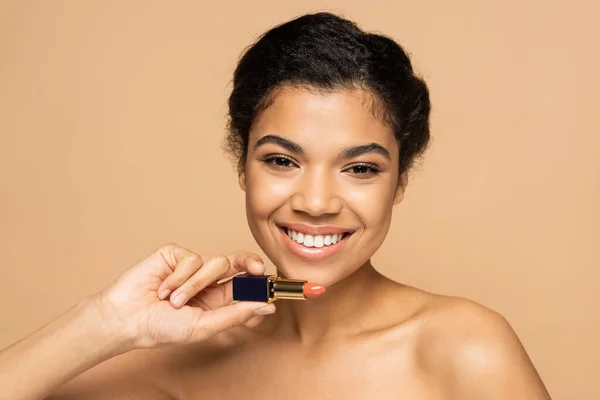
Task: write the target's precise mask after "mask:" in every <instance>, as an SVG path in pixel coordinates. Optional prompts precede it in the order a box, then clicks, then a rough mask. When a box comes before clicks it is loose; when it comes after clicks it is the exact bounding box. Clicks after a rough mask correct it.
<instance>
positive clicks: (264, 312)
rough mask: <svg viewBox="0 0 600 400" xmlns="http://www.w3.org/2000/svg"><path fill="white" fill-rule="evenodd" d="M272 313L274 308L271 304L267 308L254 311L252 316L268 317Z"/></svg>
mask: <svg viewBox="0 0 600 400" xmlns="http://www.w3.org/2000/svg"><path fill="white" fill-rule="evenodd" d="M274 312H275V306H274V305H273V304H269V305H268V306H265V307H261V308H259V309H256V310H254V315H269V314H273V313H274Z"/></svg>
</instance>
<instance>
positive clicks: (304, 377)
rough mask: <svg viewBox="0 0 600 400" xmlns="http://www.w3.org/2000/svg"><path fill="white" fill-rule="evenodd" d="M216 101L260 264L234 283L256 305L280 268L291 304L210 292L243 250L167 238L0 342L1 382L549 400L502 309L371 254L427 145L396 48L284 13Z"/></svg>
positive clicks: (96, 388) (414, 87)
mask: <svg viewBox="0 0 600 400" xmlns="http://www.w3.org/2000/svg"><path fill="white" fill-rule="evenodd" d="M229 111H230V113H229V116H230V120H229V134H228V136H227V140H226V145H227V146H226V147H227V150H228V151H229V154H230V155H232V157H233V158H234V160H235V162H236V163H237V167H238V173H239V184H240V187H241V189H242V190H243V191H244V192H245V196H246V215H247V221H248V225H249V227H250V230H251V232H252V235H253V236H254V239H255V240H256V242H257V243H258V245H259V246H260V248H261V249H262V250H263V251H264V253H265V254H266V255H267V256H268V258H269V259H270V260H271V261H272V262H273V263H274V265H275V266H276V267H277V275H278V277H269V278H268V279H267V278H265V277H246V278H249V279H247V280H246V281H242V282H245V284H246V285H247V286H246V287H245V288H244V290H247V291H248V293H249V291H251V290H252V288H251V287H259V290H260V291H262V292H261V295H260V296H259V297H258V298H260V299H273V298H275V297H276V296H275V295H276V293H277V291H278V290H280V291H283V290H284V289H282V288H283V286H279V288H278V287H276V285H277V284H278V282H280V283H281V282H285V280H286V279H288V280H291V281H295V282H296V283H295V285H296V288H295V290H296V291H297V292H298V293H299V294H298V293H296V295H295V296H291V295H290V296H289V297H290V298H292V297H295V298H299V299H301V300H307V301H287V299H285V296H282V297H283V298H284V300H282V301H279V302H278V304H277V312H275V309H274V306H273V305H272V304H269V305H265V304H254V303H250V302H246V301H242V302H240V303H235V304H228V303H229V302H230V300H231V299H232V284H231V281H226V282H225V283H222V282H221V280H223V279H225V278H229V277H231V276H233V275H236V274H239V273H240V272H247V273H249V274H253V275H262V274H264V266H263V265H262V263H261V259H260V257H259V256H258V255H255V254H250V253H236V254H232V255H227V256H217V257H208V256H203V255H197V254H195V253H193V252H191V251H189V250H187V249H183V248H181V247H178V246H175V245H171V246H167V247H165V248H161V249H159V250H158V251H157V252H155V253H153V254H152V255H151V256H149V257H148V258H147V259H145V260H143V261H141V262H140V263H139V264H137V265H136V266H134V267H133V268H132V269H130V270H128V271H127V272H126V273H125V274H124V275H123V276H122V277H120V278H119V279H118V280H117V281H116V282H115V283H114V284H113V285H112V286H111V287H109V288H107V289H105V290H104V291H102V292H101V293H99V294H98V295H95V296H93V297H91V298H90V299H86V301H85V302H82V304H80V305H78V306H77V307H76V308H74V309H73V310H72V311H70V312H69V313H68V314H66V315H65V316H63V317H61V319H59V320H57V321H55V322H53V324H51V325H50V326H49V327H46V328H44V330H41V331H39V332H37V333H36V334H35V335H33V336H32V337H29V338H27V339H26V340H24V341H23V342H20V343H19V344H17V345H15V346H13V347H12V348H9V349H7V350H5V351H3V352H2V354H1V355H0V366H2V365H9V364H10V365H17V367H16V369H13V371H16V372H12V373H13V374H14V378H15V379H11V380H10V381H19V379H21V380H22V381H23V380H24V378H27V377H29V378H33V377H34V376H35V377H36V383H35V384H33V385H32V388H30V390H31V393H29V394H30V395H31V397H36V396H37V397H41V396H42V395H47V394H48V393H50V392H52V393H53V395H52V396H51V398H53V399H60V398H123V397H124V396H126V395H127V396H138V397H136V398H145V399H150V398H156V399H173V398H178V399H188V398H198V397H200V396H201V397H203V398H218V399H239V398H244V399H265V398H272V397H275V395H274V394H275V393H278V395H277V397H285V398H294V399H300V398H314V397H317V398H335V399H340V398H344V399H354V398H355V399H365V398H383V399H391V398H403V399H430V398H431V399H434V398H435V399H484V398H485V399H547V398H549V396H548V393H547V391H546V389H545V388H544V385H543V383H542V382H541V380H540V378H539V376H538V374H537V372H536V370H535V368H534V367H533V365H532V363H531V361H530V360H529V358H528V356H527V353H526V352H525V350H524V348H523V346H522V345H521V343H520V341H519V339H518V338H517V336H516V335H515V333H514V332H513V330H512V329H511V327H510V325H509V324H508V322H507V321H506V320H505V319H504V318H503V317H501V316H500V315H498V314H497V313H496V312H494V311H492V310H489V309H487V308H485V307H483V306H480V305H478V304H476V303H474V302H471V301H468V300H464V299H458V298H452V297H447V296H441V295H437V294H434V293H429V292H426V291H423V290H420V289H417V288H414V287H410V286H407V285H404V284H401V283H398V282H394V281H392V280H390V279H388V278H387V277H385V276H383V275H382V274H380V273H379V272H378V271H377V270H376V269H375V267H374V266H373V265H372V263H371V258H372V257H373V255H374V254H375V252H376V251H377V250H378V249H379V247H380V246H381V244H382V243H383V241H384V239H385V237H386V235H387V233H388V229H389V227H390V223H391V219H392V212H393V209H394V207H395V206H396V205H398V204H399V203H401V202H402V200H403V198H404V192H405V190H406V187H407V185H408V178H407V176H408V172H409V170H410V168H411V165H412V164H413V162H414V160H415V159H416V158H417V157H419V156H420V155H421V154H422V153H423V152H424V150H425V149H426V147H427V144H428V141H429V113H430V102H429V94H428V90H427V87H426V85H425V83H424V82H423V80H422V79H420V78H419V77H418V76H416V75H415V73H414V71H413V68H412V66H411V62H410V60H409V58H408V57H407V55H406V54H405V52H404V51H403V49H402V48H401V47H400V46H399V45H398V44H397V43H395V42H394V41H393V40H391V39H390V38H387V37H385V36H382V35H376V34H370V33H366V32H363V31H362V30H360V29H359V28H358V27H357V26H356V25H355V24H354V23H352V22H351V21H348V20H346V19H343V18H340V17H338V16H336V15H333V14H329V13H319V14H311V15H305V16H302V17H300V18H297V19H295V20H292V21H289V22H287V23H285V24H283V25H280V26H277V27H275V28H273V29H271V30H270V31H268V32H267V33H266V34H264V35H263V36H262V37H261V38H260V39H259V40H258V41H257V42H256V43H255V44H254V45H253V46H251V47H250V48H249V49H248V50H247V51H246V52H245V54H244V55H243V57H242V58H241V60H240V62H239V64H238V67H237V69H236V71H235V74H234V87H233V91H232V94H231V97H230V100H229ZM234 279H236V278H234ZM241 279H243V278H241ZM278 279H279V281H278ZM217 281H219V283H215V282H217ZM304 281H310V282H314V284H310V285H309V286H308V289H303V288H306V287H307V286H304V283H303V282H304ZM236 282H238V281H236ZM249 282H251V283H252V284H250V283H249ZM255 283H258V286H256V285H254V284H255ZM253 285H254V286H253ZM319 285H322V286H324V287H326V288H327V290H326V291H324V288H322V286H319ZM234 290H235V289H234ZM307 290H308V292H307ZM271 291H272V292H273V293H274V294H273V293H271ZM248 293H244V294H245V295H246V294H248ZM307 293H308V294H307ZM248 296H249V297H248V298H251V299H256V298H255V297H253V293H249V294H248ZM308 297H310V298H308ZM268 314H273V315H270V316H268V317H265V315H268ZM246 323H247V324H246ZM97 326H99V327H98V328H96V327H97ZM49 338H52V339H49ZM174 343H175V344H178V345H179V346H163V345H165V344H174ZM158 347H159V348H158ZM151 348H153V349H152V350H151ZM133 349H146V351H144V352H130V351H129V350H133ZM32 352H35V353H37V354H46V357H47V358H46V360H48V359H51V360H53V361H52V362H50V361H48V362H45V363H44V362H39V360H36V361H37V362H36V363H35V364H33V363H31V362H28V361H27V358H26V356H27V354H31V353H32ZM73 354H75V355H77V357H74V356H72V355H73ZM57 359H58V360H59V361H61V362H56V360H57ZM265 360H268V362H265ZM16 361H19V362H18V363H16ZM96 364H100V365H98V366H94V365H96ZM261 366H262V367H261ZM92 367H93V368H92ZM84 371H85V372H84ZM82 372H83V373H82ZM77 375H81V376H77ZM39 376H43V377H44V379H38V378H37V377H39ZM76 376H77V377H76ZM73 378H74V379H73ZM65 382H68V383H66V384H65ZM58 386H60V389H58V390H54V388H55V387H58ZM13 389H14V388H13ZM1 390H2V389H0V394H3V393H6V394H7V395H8V394H11V395H13V394H15V393H18V390H17V389H14V391H12V392H11V391H10V390H11V389H10V387H8V388H7V389H6V388H5V389H4V390H5V392H1ZM53 390H54V391H53ZM94 396H95V397H94ZM5 397H6V396H5ZM8 397H10V398H16V397H14V396H8ZM8 397H7V398H8ZM129 398H131V397H129Z"/></svg>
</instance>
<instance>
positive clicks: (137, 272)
mask: <svg viewBox="0 0 600 400" xmlns="http://www.w3.org/2000/svg"><path fill="white" fill-rule="evenodd" d="M240 272H248V273H250V274H253V275H262V274H264V273H265V267H264V265H263V263H262V260H261V258H260V257H259V256H258V255H256V254H252V253H247V252H237V253H234V254H232V255H229V256H212V257H211V256H200V255H198V254H195V253H193V252H192V251H190V250H188V249H185V248H183V247H180V246H177V245H174V244H169V245H166V246H163V247H161V248H159V249H157V250H156V251H154V252H153V253H152V254H150V255H149V256H148V257H146V258H145V259H144V260H142V261H140V262H139V263H137V264H136V265H134V266H133V267H131V268H130V269H128V270H127V271H125V272H124V273H123V274H122V275H121V276H120V277H119V278H118V279H117V280H116V281H115V282H114V283H113V284H112V285H111V286H109V287H107V288H106V289H104V290H102V291H101V292H100V293H98V294H97V295H96V296H95V299H94V300H96V303H97V304H98V305H99V307H100V309H101V310H102V313H103V315H104V316H105V318H106V321H107V323H108V324H113V325H114V329H116V330H117V332H120V333H122V334H123V335H124V337H125V338H126V341H127V342H128V343H127V347H129V348H150V347H156V346H160V345H164V344H171V343H173V344H175V343H177V344H184V343H190V342H196V341H201V340H204V339H207V338H209V337H210V336H212V335H214V334H216V333H219V332H221V331H224V330H226V329H229V328H232V327H235V326H238V325H241V324H244V323H246V322H247V321H249V320H250V319H251V318H253V317H254V316H256V315H266V314H271V313H273V312H275V306H274V305H273V304H266V303H252V302H239V303H234V304H230V303H231V301H232V291H231V281H228V282H225V283H223V284H217V283H216V282H217V281H220V280H222V279H225V278H230V277H232V276H233V275H236V274H238V273H240Z"/></svg>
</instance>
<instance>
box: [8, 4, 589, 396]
mask: <svg viewBox="0 0 600 400" xmlns="http://www.w3.org/2000/svg"><path fill="white" fill-rule="evenodd" d="M594 3H596V4H594ZM317 10H329V11H336V12H339V13H343V14H344V15H346V16H348V17H350V18H352V19H354V20H356V21H357V22H358V23H359V24H360V25H361V26H362V27H363V28H365V29H369V30H377V31H381V32H383V33H386V34H389V35H391V36H393V37H394V38H395V39H397V40H398V41H399V42H400V43H401V44H402V45H404V46H405V48H406V49H407V50H408V51H409V52H410V53H412V55H413V57H414V61H415V65H416V67H417V69H418V70H419V71H420V72H421V73H422V75H424V77H425V78H426V80H427V81H428V83H429V85H430V88H431V93H432V101H433V106H434V112H433V119H432V126H433V135H434V138H435V139H434V141H433V145H432V147H431V149H430V151H429V152H428V154H427V157H426V159H425V162H424V163H423V164H422V165H421V166H420V167H419V169H418V170H416V171H415V173H414V174H413V178H412V182H411V184H410V185H409V191H408V193H407V199H406V201H405V202H404V203H402V204H401V205H400V206H398V207H397V208H396V212H395V215H394V221H393V226H392V228H391V231H390V233H389V236H388V239H387V241H386V243H385V244H384V246H383V247H382V249H381V251H380V252H379V253H378V254H377V255H376V257H375V260H374V261H375V264H376V266H379V268H380V270H382V271H383V272H385V273H387V274H388V275H389V276H391V277H392V278H394V279H397V280H399V281H402V282H406V283H408V284H412V285H416V286H419V287H422V288H424V289H427V290H431V291H436V292H440V293H446V294H453V295H458V296H464V297H469V298H472V299H474V300H476V301H479V302H481V303H483V304H485V305H487V306H489V307H492V308H494V309H496V310H498V311H499V312H501V313H502V314H503V315H505V316H506V317H507V318H508V319H509V321H510V322H511V323H512V325H513V327H514V328H515V330H516V331H517V333H518V334H519V336H520V338H521V339H522V341H523V343H524V344H525V346H526V348H527V350H528V352H529V354H530V356H531V358H532V359H533V361H534V363H535V365H536V366H537V368H538V370H539V372H540V374H541V376H542V378H543V379H544V381H545V383H546V385H547V386H548V388H549V390H550V392H551V393H552V395H553V397H554V398H555V399H593V398H598V397H597V396H598V394H597V393H598V392H600V381H599V380H598V378H597V375H598V368H599V367H598V365H599V362H600V345H599V344H598V341H597V340H598V338H599V336H600V312H599V311H598V305H599V304H600V301H599V293H600V292H599V290H600V284H599V283H598V281H599V280H600V273H599V272H598V265H599V262H600V240H599V239H600V211H599V210H600V208H599V207H598V205H599V204H600V157H599V156H600V151H599V149H600V132H599V128H600V122H599V121H598V118H597V117H596V115H597V114H595V113H597V111H598V110H597V108H598V97H597V96H598V93H599V91H600V78H599V76H598V71H600V57H599V55H598V49H599V48H600V41H599V32H598V28H597V27H595V26H594V24H595V23H596V17H597V15H598V13H599V12H600V7H599V6H598V5H597V2H594V1H588V2H584V1H580V0H577V1H569V2H563V1H547V0H536V1H503V2H500V1H483V2H482V1H477V0H472V1H466V0H461V1H452V2H449V1H441V0H440V1H418V2H417V1H414V2H407V1H406V2H402V1H387V2H386V1H375V0H371V1H368V2H359V1H356V2H351V1H347V0H346V1H343V0H340V1H314V0H303V1H298V2H295V3H290V2H284V1H281V0H277V1H275V0H273V1H264V2H249V1H241V0H240V1H232V0H226V1H218V2H215V3H210V4H209V3H206V2H201V1H177V2H167V1H162V2H161V1H41V0H40V1H18V0H15V1H0V190H1V192H0V205H1V207H0V255H1V256H2V264H1V267H0V268H2V276H1V279H0V347H4V346H6V345H8V344H10V343H12V342H14V341H16V340H17V339H18V338H20V337H22V336H24V335H26V334H27V333H29V332H31V331H32V330H34V329H35V328H37V327H39V326H41V325H42V324H43V323H45V322H47V321H49V320H50V319H52V318H54V317H55V316H57V315H58V314H59V313H61V312H62V311H64V310H65V309H66V308H68V307H69V306H70V305H72V304H73V303H74V302H76V301H77V300H79V299H80V298H82V297H83V296H86V295H88V294H91V293H94V292H95V291H97V290H99V289H100V288H102V287H103V286H105V285H107V284H109V283H110V282H111V281H112V280H113V279H114V278H115V277H116V276H117V275H118V274H119V273H120V272H121V271H122V270H123V269H125V268H126V267H128V266H129V265H130V264H132V263H134V262H136V261H137V260H138V259H140V258H142V257H143V256H145V255H146V254H147V253H149V252H150V251H151V250H153V249H154V248H155V247H158V246H159V245H161V244H163V243H166V242H170V241H174V242H176V243H179V244H181V245H184V246H187V247H190V248H192V249H193V250H195V251H197V252H201V253H202V252H203V253H215V252H229V251H231V250H235V249H238V248H245V249H249V250H256V251H258V249H257V246H256V245H255V243H254V242H253V239H252V237H251V235H250V232H249V230H248V228H247V225H246V221H245V214H244V201H243V194H242V192H241V191H240V190H239V189H238V186H237V182H236V179H235V174H234V170H233V168H232V167H231V166H230V165H229V164H228V161H227V159H226V158H225V157H224V156H223V154H222V152H221V151H220V147H219V146H220V142H221V139H222V137H223V134H224V123H225V119H224V116H225V112H226V107H225V103H226V98H227V95H228V93H229V90H230V79H231V74H232V71H233V68H234V67H235V62H236V60H237V58H238V56H239V54H240V52H241V51H242V49H243V48H244V47H245V46H247V45H249V44H250V43H251V42H252V41H253V40H254V39H255V38H256V36H257V35H258V34H260V33H262V32H263V31H265V30H266V29H268V28H270V27H271V26H272V25H274V24H277V23H281V22H284V21H286V20H288V19H290V18H292V17H294V16H297V15H299V14H302V13H305V12H309V11H317Z"/></svg>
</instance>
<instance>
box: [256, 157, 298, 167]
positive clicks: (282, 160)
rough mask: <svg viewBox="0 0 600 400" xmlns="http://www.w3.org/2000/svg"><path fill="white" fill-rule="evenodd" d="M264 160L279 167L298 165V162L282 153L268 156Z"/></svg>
mask: <svg viewBox="0 0 600 400" xmlns="http://www.w3.org/2000/svg"><path fill="white" fill-rule="evenodd" d="M263 162H264V163H266V164H272V165H273V166H275V167H278V168H291V167H294V166H296V164H295V163H294V162H293V161H292V160H290V159H289V158H288V157H284V156H281V155H274V156H268V157H266V158H265V159H264V160H263Z"/></svg>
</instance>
